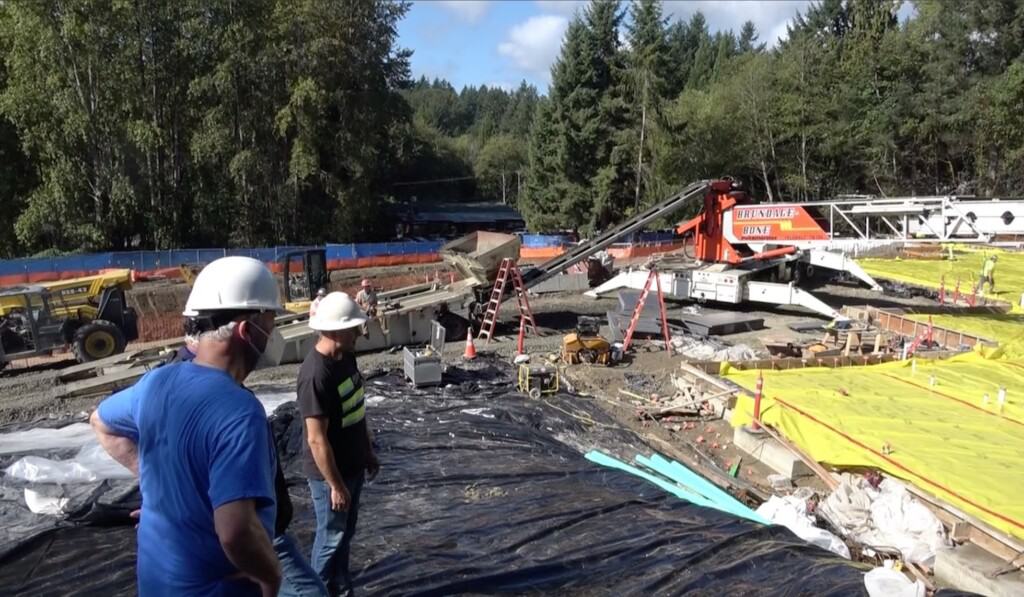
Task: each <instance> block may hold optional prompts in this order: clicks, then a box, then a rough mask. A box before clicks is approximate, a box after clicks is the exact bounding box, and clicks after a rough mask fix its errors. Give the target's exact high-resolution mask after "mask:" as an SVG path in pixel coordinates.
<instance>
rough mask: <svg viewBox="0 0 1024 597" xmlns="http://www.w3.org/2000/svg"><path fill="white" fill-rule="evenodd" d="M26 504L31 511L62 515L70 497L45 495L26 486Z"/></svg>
mask: <svg viewBox="0 0 1024 597" xmlns="http://www.w3.org/2000/svg"><path fill="white" fill-rule="evenodd" d="M25 505H27V506H28V509H29V511H30V512H34V513H35V514H47V515H50V516H62V515H63V514H64V508H66V507H67V505H68V498H66V497H64V496H56V495H45V494H43V493H40V492H38V491H35V490H32V489H29V488H27V487H26V488H25Z"/></svg>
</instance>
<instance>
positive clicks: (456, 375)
mask: <svg viewBox="0 0 1024 597" xmlns="http://www.w3.org/2000/svg"><path fill="white" fill-rule="evenodd" d="M474 369H475V370H474V371H472V372H467V371H465V370H453V371H450V372H449V373H448V374H446V381H449V382H451V383H450V384H449V385H448V386H446V387H441V388H434V389H428V390H414V389H411V388H409V387H408V386H407V385H406V384H405V383H404V382H403V381H402V379H401V377H400V376H399V375H398V374H397V373H392V374H388V375H386V376H383V377H377V378H375V379H372V380H371V381H369V382H368V385H367V396H368V400H367V402H368V407H367V414H368V417H369V421H370V424H371V427H372V428H373V429H374V431H375V434H376V442H377V444H378V446H379V453H380V457H381V462H382V471H381V474H380V476H379V477H378V479H377V480H375V481H374V482H373V483H371V484H369V485H368V486H367V487H366V489H365V490H364V493H363V503H362V508H361V511H360V516H359V528H358V531H357V535H356V538H355V542H354V547H353V553H352V566H353V571H354V574H355V578H356V584H357V590H358V592H359V593H360V594H363V595H448V594H492V593H505V594H523V593H531V594H538V593H542V594H559V595H673V594H696V595H702V594H703V595H723V594H753V595H844V596H846V595H861V594H865V591H864V584H863V572H864V571H865V570H866V568H864V567H860V566H858V565H855V564H851V563H850V562H848V561H846V560H842V559H840V558H838V557H837V556H834V555H832V554H830V553H829V552H827V551H824V550H821V549H818V548H816V547H813V546H810V545H808V544H806V543H803V542H802V541H800V540H799V539H797V538H796V537H795V536H794V535H792V534H791V533H790V532H789V531H787V530H786V529H784V528H781V527H764V526H760V525H757V524H755V523H752V522H749V521H745V520H740V519H737V518H734V517H732V516H730V515H727V514H724V513H722V512H719V511H716V510H710V509H706V508H700V507H697V506H694V505H691V504H689V503H686V502H683V501H680V500H678V499H676V498H675V497H672V496H669V495H667V494H666V493H664V492H663V491H661V490H659V489H658V488H656V487H654V486H653V485H651V484H649V483H647V482H645V481H643V480H640V479H638V478H635V477H633V476H630V475H628V474H625V473H621V472H619V471H614V470H610V469H605V468H603V467H600V466H597V465H595V464H593V463H591V462H589V461H587V460H585V459H584V458H583V453H584V452H585V451H587V450H589V449H592V448H603V449H605V450H607V451H610V452H613V453H618V454H620V455H623V456H626V457H629V456H631V455H632V454H635V453H637V452H643V453H650V450H649V449H647V448H646V447H645V446H644V445H643V443H642V442H641V440H640V439H639V438H638V437H637V436H636V435H634V434H632V433H631V432H628V431H625V430H622V429H621V428H618V427H614V426H613V425H612V421H611V420H610V419H609V418H608V417H607V416H606V415H604V414H603V413H602V412H601V411H600V410H599V409H597V408H596V407H594V406H593V405H591V404H590V403H588V402H587V400H586V399H583V398H578V397H572V396H566V395H559V396H553V397H545V398H544V399H542V400H536V401H535V400H530V399H528V398H524V397H523V396H522V395H520V394H517V393H515V392H514V389H513V387H512V384H513V382H512V376H511V371H510V370H509V368H508V367H507V366H505V365H503V364H500V363H486V362H485V363H480V362H478V363H475V364H474ZM567 413H572V414H574V415H576V416H570V415H569V414H567ZM296 414H297V413H296V410H295V406H294V403H289V404H285V405H283V406H281V407H280V408H279V409H278V410H277V413H276V414H275V418H274V422H273V427H274V432H275V437H276V439H277V441H278V448H279V451H280V452H281V453H282V458H283V463H284V465H285V467H286V469H285V470H286V472H287V474H288V477H289V482H290V489H291V494H292V496H293V501H294V503H295V519H294V521H293V523H292V526H291V528H290V532H291V533H292V534H293V535H295V536H297V537H298V538H299V540H300V541H301V542H302V543H303V544H304V545H305V546H307V547H308V546H309V545H310V543H311V533H312V525H313V518H312V509H311V507H310V503H309V492H308V488H307V486H306V485H305V481H304V479H302V477H301V467H300V464H299V460H298V458H297V453H298V450H299V448H300V447H301V441H302V439H301V431H300V427H299V421H298V420H297V418H296ZM588 417H589V418H591V419H592V420H594V421H597V422H598V423H600V425H597V426H589V425H587V424H585V423H584V422H583V421H582V420H581V418H582V419H586V418H588ZM134 499H137V495H136V496H134ZM134 505H135V503H134V502H133V497H132V496H131V495H130V494H129V495H125V496H124V499H123V500H122V501H121V502H120V503H117V504H113V505H108V506H105V507H104V508H100V509H99V511H101V512H102V513H103V514H110V515H111V516H99V515H97V512H94V513H93V514H94V517H95V518H96V520H97V522H101V523H102V524H92V523H90V524H78V525H73V526H67V525H65V526H62V527H58V528H50V529H48V530H46V531H44V532H41V533H37V534H36V535H34V536H32V537H29V538H28V539H27V540H25V541H23V542H22V543H21V544H20V545H19V546H18V547H17V549H14V550H9V551H8V553H6V554H5V555H3V556H0V587H4V588H5V591H4V592H6V591H8V590H11V591H12V592H14V593H20V594H31V595H74V594H105V595H129V594H133V593H134V592H135V586H134V551H135V547H134V541H135V538H134V530H133V528H132V526H131V522H130V519H128V517H127V512H129V511H130V509H131V508H132V507H133V506H134ZM0 522H2V520H0ZM111 522H118V523H120V526H115V527H111V526H104V525H107V524H110V523H111Z"/></svg>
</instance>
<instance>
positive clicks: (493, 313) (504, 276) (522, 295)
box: [477, 258, 540, 343]
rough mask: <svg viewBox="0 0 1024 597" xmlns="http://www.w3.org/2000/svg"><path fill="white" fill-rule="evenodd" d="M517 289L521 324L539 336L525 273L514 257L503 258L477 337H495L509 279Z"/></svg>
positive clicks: (488, 338) (488, 339)
mask: <svg viewBox="0 0 1024 597" xmlns="http://www.w3.org/2000/svg"><path fill="white" fill-rule="evenodd" d="M510 279H511V280H512V286H513V287H514V288H515V291H516V301H517V302H518V303H519V320H520V322H521V325H523V327H524V328H525V329H527V330H529V331H531V332H532V333H533V335H535V336H539V335H540V334H538V333H537V326H536V325H535V324H534V321H533V311H531V310H530V299H529V298H527V296H526V287H525V286H524V285H523V274H522V273H521V272H520V271H519V266H518V265H516V262H515V260H514V259H508V258H506V259H502V260H501V267H500V268H499V269H498V278H497V279H496V280H495V281H494V288H493V289H492V290H491V299H490V300H489V301H487V310H486V311H484V320H483V323H481V324H480V333H479V334H478V335H477V338H485V339H486V340H487V342H488V343H490V341H491V338H492V337H494V328H495V327H496V326H497V324H498V311H500V310H501V300H502V298H504V296H505V288H506V287H507V286H508V282H509V280H510Z"/></svg>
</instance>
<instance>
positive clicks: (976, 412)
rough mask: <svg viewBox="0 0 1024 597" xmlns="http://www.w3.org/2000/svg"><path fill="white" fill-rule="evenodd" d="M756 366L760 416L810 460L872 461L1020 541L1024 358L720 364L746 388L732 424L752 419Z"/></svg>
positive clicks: (861, 463) (1023, 519)
mask: <svg viewBox="0 0 1024 597" xmlns="http://www.w3.org/2000/svg"><path fill="white" fill-rule="evenodd" d="M762 373H763V375H764V390H763V396H764V400H763V401H762V404H761V416H762V418H763V420H764V421H765V422H767V423H768V424H770V425H772V426H774V427H776V428H778V429H779V430H780V431H782V433H783V434H784V435H785V436H786V437H787V438H789V439H790V440H791V441H793V442H794V443H795V444H797V445H798V446H799V447H800V448H802V449H803V450H804V451H806V452H807V453H808V454H809V455H810V456H811V457H812V458H814V459H815V460H818V461H821V462H826V463H830V464H832V465H835V466H838V467H858V466H868V467H876V468H879V469H881V470H884V471H886V472H887V473H889V474H890V475H893V476H896V477H899V478H902V479H905V480H907V481H909V482H911V483H913V484H914V485H917V486H918V487H921V488H922V489H924V490H925V491H927V492H929V493H932V494H934V495H936V496H938V497H940V498H942V499H943V500H946V501H948V502H950V503H951V504H953V505H954V506H956V507H958V508H960V509H961V510H963V511H965V512H967V513H969V514H972V515H974V516H976V517H978V518H980V519H981V520H984V521H985V522H987V523H988V524H990V525H992V526H993V527H995V528H996V529H999V530H1000V531H1003V532H1006V533H1009V534H1011V535H1013V536H1015V537H1017V538H1024V500H1021V499H1020V488H1021V487H1022V483H1024V477H1022V476H1021V472H1020V471H1022V470H1024V395H1022V391H1024V363H1021V362H1019V361H1012V360H1009V359H994V360H992V359H985V358H984V357H983V356H981V355H979V354H975V353H970V354H964V355H960V356H957V357H954V358H952V359H948V360H945V361H927V360H922V359H917V360H916V362H915V361H898V362H893V363H886V364H882V365H872V366H868V367H846V368H836V369H831V368H808V369H792V370H789V371H763V372H759V371H756V370H749V371H735V370H732V369H730V368H726V374H727V376H728V378H729V379H730V380H731V381H733V382H735V383H737V384H739V385H741V386H743V387H744V388H746V389H747V392H748V394H747V395H743V396H741V397H740V398H739V400H738V401H737V406H736V410H735V411H734V414H733V419H732V423H733V425H744V424H747V423H749V422H750V420H751V418H752V414H753V398H752V396H753V389H754V387H755V385H756V382H757V377H758V375H760V374H762ZM1000 388H1007V393H1006V399H1005V401H1004V403H1003V404H1002V406H1001V407H1000V405H999V390H1000ZM986 395H988V400H987V402H986V400H985V396H986Z"/></svg>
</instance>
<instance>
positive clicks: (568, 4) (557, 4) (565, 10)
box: [534, 0, 588, 17]
mask: <svg viewBox="0 0 1024 597" xmlns="http://www.w3.org/2000/svg"><path fill="white" fill-rule="evenodd" d="M587 1H588V0H534V3H535V4H536V5H537V6H539V7H540V9H541V11H543V12H553V13H557V14H560V15H565V16H567V17H571V16H572V15H573V14H575V13H576V10H577V9H579V8H583V7H584V6H586V5H587Z"/></svg>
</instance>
